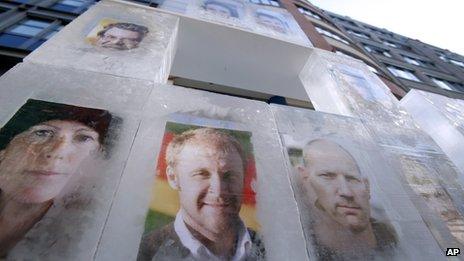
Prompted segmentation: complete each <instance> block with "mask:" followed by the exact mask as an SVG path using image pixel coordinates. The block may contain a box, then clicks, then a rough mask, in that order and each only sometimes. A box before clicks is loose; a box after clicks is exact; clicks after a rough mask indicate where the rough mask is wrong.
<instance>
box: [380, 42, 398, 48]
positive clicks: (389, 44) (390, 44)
mask: <svg viewBox="0 0 464 261" xmlns="http://www.w3.org/2000/svg"><path fill="white" fill-rule="evenodd" d="M383 44H385V45H386V46H390V47H393V48H398V45H397V44H395V43H392V42H389V41H383Z"/></svg>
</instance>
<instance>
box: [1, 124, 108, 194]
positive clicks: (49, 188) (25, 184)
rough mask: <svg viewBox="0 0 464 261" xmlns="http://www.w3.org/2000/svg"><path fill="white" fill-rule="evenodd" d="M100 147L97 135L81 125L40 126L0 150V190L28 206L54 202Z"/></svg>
mask: <svg viewBox="0 0 464 261" xmlns="http://www.w3.org/2000/svg"><path fill="white" fill-rule="evenodd" d="M99 148H100V143H99V135H98V133H97V132H96V131H95V130H93V129H92V128H90V127H87V126H86V125H84V124H82V123H79V122H75V121H63V120H52V121H47V122H43V123H40V124H37V125H35V126H33V127H31V128H29V129H28V130H26V131H24V132H22V133H20V134H18V135H16V136H15V137H14V138H13V139H12V140H11V141H10V143H9V144H8V146H7V147H6V148H5V149H4V150H2V151H0V189H1V190H2V193H5V194H6V195H7V196H10V197H12V199H14V200H16V201H20V202H25V203H41V202H45V201H48V200H50V199H53V198H54V197H56V196H57V195H58V193H59V192H60V191H61V190H62V189H63V187H64V186H65V185H66V183H67V182H68V180H69V179H70V178H71V176H72V175H73V174H75V173H76V172H77V170H78V168H79V166H80V165H81V163H82V162H83V161H84V160H85V159H86V158H88V157H89V156H90V155H92V154H93V153H95V152H97V151H98V150H99Z"/></svg>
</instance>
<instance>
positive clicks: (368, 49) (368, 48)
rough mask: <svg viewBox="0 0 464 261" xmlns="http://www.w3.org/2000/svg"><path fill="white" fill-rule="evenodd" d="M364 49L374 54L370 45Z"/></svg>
mask: <svg viewBox="0 0 464 261" xmlns="http://www.w3.org/2000/svg"><path fill="white" fill-rule="evenodd" d="M364 49H366V51H368V52H370V53H372V51H373V50H372V48H371V47H370V46H369V45H364Z"/></svg>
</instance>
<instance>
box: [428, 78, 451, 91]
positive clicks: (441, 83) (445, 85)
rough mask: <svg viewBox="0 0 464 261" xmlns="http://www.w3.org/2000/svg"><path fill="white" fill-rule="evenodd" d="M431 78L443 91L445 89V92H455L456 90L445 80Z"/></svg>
mask: <svg viewBox="0 0 464 261" xmlns="http://www.w3.org/2000/svg"><path fill="white" fill-rule="evenodd" d="M430 78H432V81H433V82H434V83H435V84H436V85H438V87H440V88H442V89H445V90H449V91H453V90H454V89H453V87H452V85H451V84H450V83H449V82H447V81H445V80H441V79H438V78H434V77H430Z"/></svg>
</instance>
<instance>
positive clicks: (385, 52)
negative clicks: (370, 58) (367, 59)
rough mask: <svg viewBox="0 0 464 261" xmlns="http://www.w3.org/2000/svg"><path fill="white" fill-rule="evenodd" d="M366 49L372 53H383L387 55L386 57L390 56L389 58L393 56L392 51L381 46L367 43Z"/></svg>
mask: <svg viewBox="0 0 464 261" xmlns="http://www.w3.org/2000/svg"><path fill="white" fill-rule="evenodd" d="M364 49H366V51H368V52H370V53H375V54H380V55H383V56H386V57H389V58H391V57H392V56H391V54H390V52H389V51H388V50H385V49H381V48H378V47H374V46H370V45H366V44H365V45H364Z"/></svg>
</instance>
